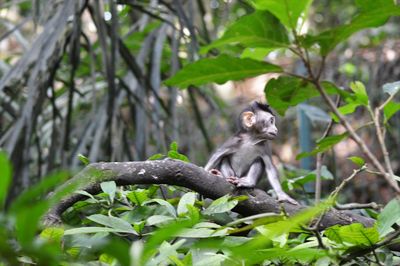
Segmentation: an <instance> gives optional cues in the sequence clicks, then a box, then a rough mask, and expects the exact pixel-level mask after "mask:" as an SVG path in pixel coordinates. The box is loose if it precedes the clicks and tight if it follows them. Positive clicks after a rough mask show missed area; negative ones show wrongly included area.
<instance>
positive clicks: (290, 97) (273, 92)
mask: <svg viewBox="0 0 400 266" xmlns="http://www.w3.org/2000/svg"><path fill="white" fill-rule="evenodd" d="M265 94H266V98H267V99H268V103H269V104H270V105H271V106H272V107H273V108H274V109H275V110H276V111H277V112H278V113H279V114H280V115H284V114H285V112H286V110H287V109H288V108H289V107H291V106H296V105H297V104H299V103H302V102H304V101H305V100H307V99H310V98H312V97H315V96H318V95H319V93H318V91H317V90H316V89H315V87H314V86H313V85H312V84H311V83H309V82H307V81H304V80H301V79H298V78H294V77H287V76H281V77H278V78H276V79H271V80H269V81H268V83H267V85H266V86H265Z"/></svg>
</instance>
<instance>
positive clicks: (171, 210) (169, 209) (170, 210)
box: [143, 199, 176, 217]
mask: <svg viewBox="0 0 400 266" xmlns="http://www.w3.org/2000/svg"><path fill="white" fill-rule="evenodd" d="M153 202H156V203H158V204H160V205H161V206H164V207H165V209H166V211H167V212H168V213H169V214H171V215H172V216H173V217H176V211H175V208H174V206H172V205H171V203H169V202H168V201H165V200H162V199H152V200H148V201H146V202H143V205H147V204H149V203H153Z"/></svg>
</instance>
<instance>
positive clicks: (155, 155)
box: [147, 153, 164, 161]
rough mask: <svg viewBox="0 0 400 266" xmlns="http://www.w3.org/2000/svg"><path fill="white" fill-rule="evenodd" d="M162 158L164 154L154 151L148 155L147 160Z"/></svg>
mask: <svg viewBox="0 0 400 266" xmlns="http://www.w3.org/2000/svg"><path fill="white" fill-rule="evenodd" d="M162 158H164V154H161V153H156V154H154V155H152V156H150V157H149V158H148V159H147V160H149V161H154V160H159V159H162Z"/></svg>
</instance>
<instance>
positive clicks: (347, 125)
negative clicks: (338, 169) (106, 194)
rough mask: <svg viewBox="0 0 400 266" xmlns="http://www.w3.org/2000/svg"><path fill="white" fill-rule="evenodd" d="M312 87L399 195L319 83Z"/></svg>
mask: <svg viewBox="0 0 400 266" xmlns="http://www.w3.org/2000/svg"><path fill="white" fill-rule="evenodd" d="M314 85H315V86H316V88H317V89H318V91H319V92H320V94H321V96H322V97H323V99H324V100H325V102H326V103H327V104H328V106H329V107H330V109H331V111H332V112H333V113H334V114H335V115H336V116H337V117H338V118H339V120H340V122H341V124H342V125H343V126H344V127H345V128H346V130H347V131H348V132H349V134H350V137H351V138H352V139H353V140H354V141H355V142H356V143H357V144H358V146H359V147H360V149H361V150H362V151H363V153H364V154H365V155H366V156H367V157H368V159H369V160H370V161H371V162H372V164H373V165H374V166H375V167H376V168H377V169H378V170H379V172H381V173H382V175H384V177H385V179H386V181H387V182H388V183H389V185H390V186H391V187H392V188H393V189H394V190H395V191H396V193H397V194H400V188H399V186H398V185H397V183H396V182H395V180H393V179H392V177H391V176H389V175H387V174H386V171H385V168H384V167H383V166H382V164H381V163H380V162H379V160H378V159H377V158H376V156H375V155H374V154H373V153H372V152H371V151H370V149H369V148H368V147H367V145H366V143H365V141H364V140H362V139H361V137H360V136H359V135H358V134H357V133H356V131H355V130H354V128H353V127H352V126H351V125H350V123H349V122H348V121H347V119H346V118H345V117H344V116H343V115H342V114H341V113H340V112H339V110H338V108H337V107H336V106H335V103H334V102H333V101H332V99H331V98H330V97H329V96H328V94H327V93H326V91H325V89H324V88H323V87H322V86H321V83H320V82H319V81H314Z"/></svg>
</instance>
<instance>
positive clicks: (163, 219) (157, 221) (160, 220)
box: [146, 215, 174, 225]
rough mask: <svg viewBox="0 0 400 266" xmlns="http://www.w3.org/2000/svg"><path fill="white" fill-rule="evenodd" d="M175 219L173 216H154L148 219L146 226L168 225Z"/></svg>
mask: <svg viewBox="0 0 400 266" xmlns="http://www.w3.org/2000/svg"><path fill="white" fill-rule="evenodd" d="M173 219H174V218H173V217H171V216H166V215H153V216H150V217H149V218H147V220H146V224H147V225H156V224H161V223H167V222H170V221H171V220H173Z"/></svg>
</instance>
